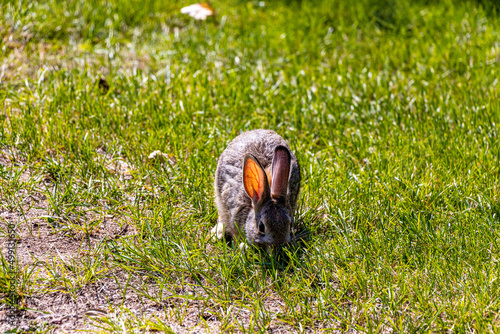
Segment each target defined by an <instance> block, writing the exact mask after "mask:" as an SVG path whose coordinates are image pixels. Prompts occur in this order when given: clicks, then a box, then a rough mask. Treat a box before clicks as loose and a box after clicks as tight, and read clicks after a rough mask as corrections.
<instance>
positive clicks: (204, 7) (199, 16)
mask: <svg viewBox="0 0 500 334" xmlns="http://www.w3.org/2000/svg"><path fill="white" fill-rule="evenodd" d="M181 13H182V14H187V15H189V16H191V17H193V18H194V19H196V20H206V19H207V17H209V16H212V15H214V14H215V11H214V9H213V8H212V7H210V5H209V4H208V3H206V2H205V3H197V4H194V5H190V6H186V7H183V8H181Z"/></svg>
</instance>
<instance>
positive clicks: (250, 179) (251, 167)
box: [243, 154, 269, 205]
mask: <svg viewBox="0 0 500 334" xmlns="http://www.w3.org/2000/svg"><path fill="white" fill-rule="evenodd" d="M243 186H244V187H245V191H246V192H247V194H248V196H249V197H250V198H251V199H252V202H253V203H254V205H260V204H262V203H263V202H264V201H265V200H266V199H267V198H268V197H269V183H268V182H267V176H266V172H265V171H264V168H262V166H261V164H260V163H259V161H258V160H257V159H256V158H255V157H254V156H253V155H251V154H247V155H246V156H245V160H244V162H243Z"/></svg>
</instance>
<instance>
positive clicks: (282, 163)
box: [271, 146, 292, 198]
mask: <svg viewBox="0 0 500 334" xmlns="http://www.w3.org/2000/svg"><path fill="white" fill-rule="evenodd" d="M291 160H292V157H291V154H290V151H289V150H288V149H287V148H286V147H285V146H278V147H276V149H275V150H274V157H273V164H272V167H271V197H272V198H286V195H287V191H288V178H289V177H290V163H291Z"/></svg>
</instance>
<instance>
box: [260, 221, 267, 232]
mask: <svg viewBox="0 0 500 334" xmlns="http://www.w3.org/2000/svg"><path fill="white" fill-rule="evenodd" d="M259 233H260V234H264V233H266V225H264V223H263V222H260V223H259Z"/></svg>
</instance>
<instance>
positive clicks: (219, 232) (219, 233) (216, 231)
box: [210, 223, 224, 240]
mask: <svg viewBox="0 0 500 334" xmlns="http://www.w3.org/2000/svg"><path fill="white" fill-rule="evenodd" d="M210 233H211V234H212V236H213V237H216V238H217V239H219V240H220V239H222V237H223V236H224V224H221V223H217V224H216V225H215V226H214V227H213V228H212V230H211V231H210Z"/></svg>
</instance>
